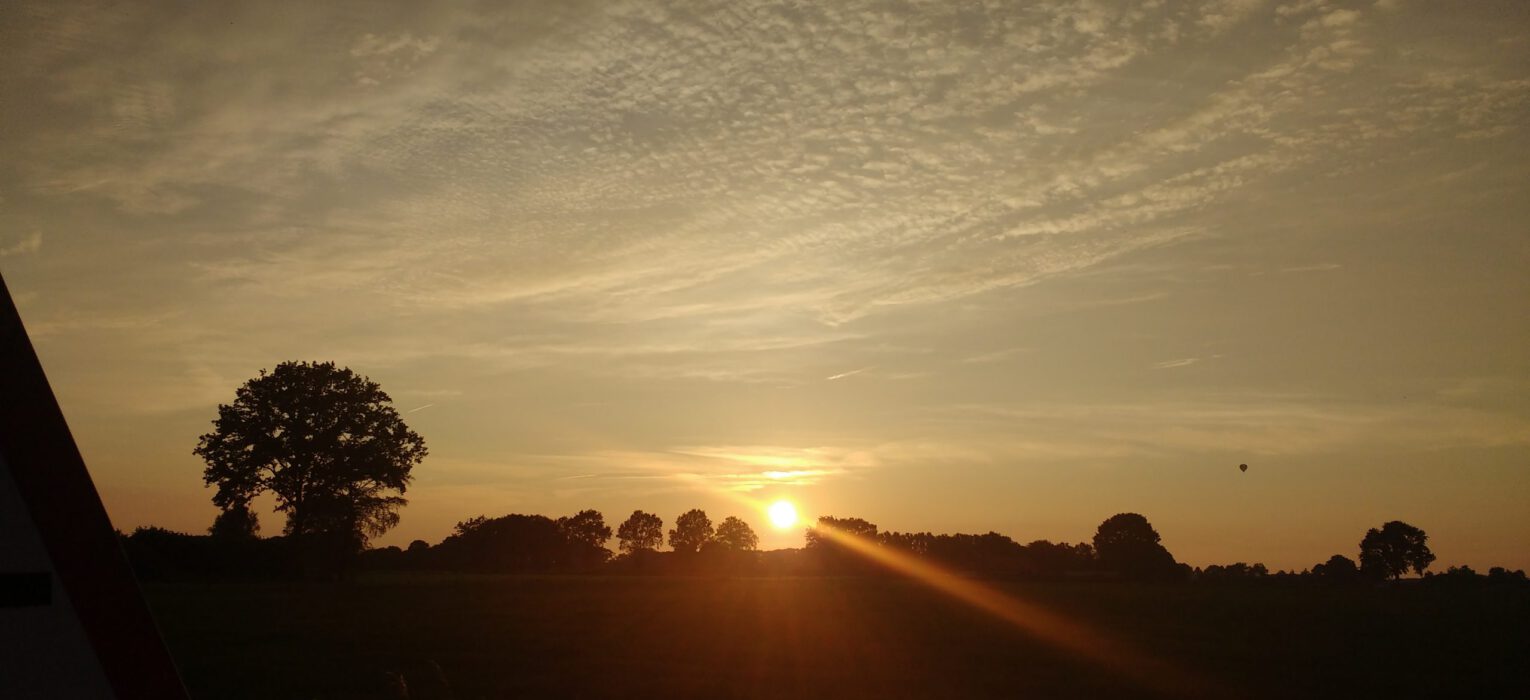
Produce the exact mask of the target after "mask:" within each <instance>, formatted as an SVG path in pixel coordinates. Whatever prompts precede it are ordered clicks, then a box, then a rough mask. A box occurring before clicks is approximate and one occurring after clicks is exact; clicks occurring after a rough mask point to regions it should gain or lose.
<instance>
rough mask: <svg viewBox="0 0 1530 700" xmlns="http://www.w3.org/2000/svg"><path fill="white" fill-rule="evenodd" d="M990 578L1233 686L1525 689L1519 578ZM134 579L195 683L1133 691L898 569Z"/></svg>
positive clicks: (347, 689)
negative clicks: (1411, 583)
mask: <svg viewBox="0 0 1530 700" xmlns="http://www.w3.org/2000/svg"><path fill="white" fill-rule="evenodd" d="M1001 587H1002V588H1003V589H1004V590H1005V591H1006V592H1007V593H1009V594H1011V595H1013V596H1017V597H1021V598H1023V599H1025V600H1028V601H1031V602H1034V603H1040V604H1043V605H1045V606H1046V607H1047V608H1048V609H1051V610H1055V611H1060V612H1063V613H1065V614H1067V615H1068V616H1070V617H1072V618H1074V619H1077V620H1082V621H1085V622H1087V623H1089V624H1091V625H1094V626H1096V627H1098V628H1102V629H1106V630H1109V631H1110V632H1111V633H1112V634H1114V635H1117V636H1119V637H1121V638H1124V639H1126V640H1128V641H1129V642H1130V643H1132V644H1134V645H1136V646H1137V647H1138V648H1140V649H1143V650H1146V651H1148V652H1150V653H1152V654H1154V655H1156V656H1158V657H1159V658H1161V659H1164V660H1166V661H1168V662H1170V663H1171V664H1174V665H1176V666H1178V667H1180V668H1182V669H1185V670H1188V671H1191V672H1194V673H1197V674H1203V675H1205V676H1207V677H1209V678H1211V679H1213V680H1214V681H1215V682H1216V683H1218V684H1219V687H1220V688H1222V692H1223V693H1225V694H1227V695H1231V696H1247V697H1298V696H1306V697H1388V698H1397V697H1512V696H1518V697H1527V695H1525V694H1524V693H1525V691H1526V690H1530V671H1527V670H1526V669H1525V665H1526V652H1527V650H1530V592H1527V591H1526V590H1524V589H1523V587H1514V588H1482V589H1474V590H1465V591H1442V590H1424V589H1417V588H1411V589H1410V588H1407V587H1404V588H1397V589H1369V588H1364V589H1328V588H1314V587H1278V586H1248V587H1236V586H1228V587H1214V586H1139V585H1127V584H1110V583H1088V584H1083V583H1079V584H1060V583H1059V584H1041V583H1024V584H1001ZM146 593H147V594H148V596H149V599H150V603H151V605H152V606H153V608H154V610H155V612H156V615H157V616H158V618H159V621H160V625H161V627H162V630H163V632H164V635H165V637H166V638H167V640H168V643H169V645H170V647H171V651H172V652H173V653H174V655H175V657H176V659H177V660H178V662H179V663H180V666H181V672H182V675H183V677H184V678H185V680H186V683H187V684H188V686H189V687H190V689H191V691H192V694H193V696H194V697H198V698H313V699H319V698H326V699H327V698H363V697H366V698H373V697H390V696H389V695H388V693H389V688H390V686H389V681H388V680H387V678H388V674H389V673H396V674H403V675H404V676H405V677H406V679H407V682H408V684H409V687H410V689H411V697H413V698H425V699H427V700H428V699H429V698H437V697H453V698H457V699H459V700H466V699H472V698H501V697H588V696H627V697H635V696H644V697H649V696H651V697H769V698H816V697H830V698H846V697H855V698H860V697H867V698H872V697H875V698H884V697H1118V696H1136V695H1142V694H1144V691H1143V689H1142V688H1140V687H1138V686H1135V685H1133V684H1132V683H1131V682H1129V681H1127V680H1125V679H1123V678H1120V677H1116V676H1114V675H1112V674H1111V673H1109V672H1107V671H1105V670H1103V669H1102V668H1101V667H1099V666H1097V665H1095V664H1093V663H1090V662H1087V661H1084V660H1082V659H1077V658H1074V657H1072V656H1070V655H1068V654H1065V653H1062V652H1059V651H1057V650H1055V649H1053V648H1051V647H1049V646H1048V645H1047V644H1045V643H1042V642H1039V641H1036V640H1034V639H1033V638H1031V637H1029V636H1028V635H1026V634H1025V633H1022V632H1020V631H1018V630H1016V629H1014V628H1012V627H1010V626H1009V625H1007V624H1005V623H1002V622H998V621H996V620H993V619H991V618H989V617H987V616H985V615H984V614H983V613H980V612H977V611H975V610H972V609H970V608H967V607H965V606H963V605H961V604H960V603H956V602H954V601H951V600H949V599H947V598H945V597H944V596H942V595H940V594H938V593H934V592H931V591H928V590H926V589H924V588H922V587H920V586H918V585H916V584H913V583H910V582H906V581H903V580H898V579H877V578H867V579H853V578H846V579H836V578H738V579H707V578H623V577H450V578H429V577H418V578H378V579H370V580H364V581H360V582H353V583H344V584H311V583H310V584H156V585H150V586H148V587H147V588H146ZM436 668H439V669H440V671H439V673H437V671H436V670H435V669H436ZM443 679H444V682H445V684H447V685H449V690H448V689H446V688H442V687H441V685H442V682H441V681H442V680H443Z"/></svg>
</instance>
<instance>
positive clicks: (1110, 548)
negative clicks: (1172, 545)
mask: <svg viewBox="0 0 1530 700" xmlns="http://www.w3.org/2000/svg"><path fill="white" fill-rule="evenodd" d="M1159 540H1160V537H1159V535H1158V531H1157V530H1154V529H1153V526H1152V524H1150V523H1148V520H1147V518H1144V517H1142V516H1141V515H1138V514H1137V513H1118V514H1116V515H1112V516H1110V517H1109V518H1106V519H1105V522H1102V523H1100V527H1099V529H1098V530H1097V531H1096V532H1095V534H1094V551H1095V556H1097V557H1098V558H1099V562H1100V565H1101V566H1103V567H1104V568H1105V569H1106V570H1108V571H1114V572H1116V573H1118V574H1120V575H1121V576H1125V577H1128V578H1165V577H1170V576H1173V575H1174V574H1175V573H1176V571H1177V567H1178V565H1177V564H1176V563H1175V561H1174V556H1173V555H1172V554H1169V550H1167V549H1165V548H1164V546H1163V545H1162V544H1160V543H1159Z"/></svg>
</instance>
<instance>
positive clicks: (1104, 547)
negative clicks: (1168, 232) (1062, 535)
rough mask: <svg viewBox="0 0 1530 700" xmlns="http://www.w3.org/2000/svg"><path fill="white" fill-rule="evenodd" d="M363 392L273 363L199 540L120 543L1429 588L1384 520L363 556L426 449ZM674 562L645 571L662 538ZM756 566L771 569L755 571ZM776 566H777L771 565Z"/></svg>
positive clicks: (572, 562) (250, 567) (311, 366)
mask: <svg viewBox="0 0 1530 700" xmlns="http://www.w3.org/2000/svg"><path fill="white" fill-rule="evenodd" d="M391 404H392V401H391V399H390V398H389V396H388V395H387V394H386V393H385V392H383V391H382V389H381V387H380V386H379V385H378V384H376V383H375V382H372V381H371V380H370V379H368V378H366V377H364V376H360V375H357V374H356V373H354V372H352V371H351V370H350V369H349V368H344V367H338V366H336V365H335V364H334V363H332V362H284V363H281V364H279V365H277V366H276V368H275V369H274V370H271V371H269V372H267V371H266V370H261V372H260V374H259V376H257V377H255V378H253V379H251V380H249V381H247V382H246V383H245V384H244V385H243V386H241V387H239V388H238V389H237V390H236V392H235V397H234V401H233V402H232V403H230V404H222V405H219V406H218V416H217V418H216V419H215V420H214V421H213V430H212V431H211V432H209V433H207V434H205V435H202V436H201V437H200V438H199V439H198V442H197V445H196V447H195V449H194V450H193V452H194V453H195V454H196V455H197V456H199V457H201V458H202V460H203V461H204V462H205V463H206V465H207V466H206V468H205V469H204V471H203V481H204V483H205V484H206V485H207V486H209V487H213V488H214V489H215V491H214V495H213V498H212V500H213V503H214V504H215V505H216V506H218V508H219V513H218V515H217V517H216V518H215V519H214V521H213V524H212V526H211V528H210V530H209V534H208V535H205V536H198V535H189V534H184V533H175V532H170V531H168V530H164V529H161V528H153V527H150V528H139V529H138V530H136V531H135V532H134V533H133V534H132V535H125V536H123V541H124V544H125V546H126V549H127V551H128V554H129V556H130V558H131V559H132V561H133V562H134V565H135V566H136V567H137V568H138V570H139V572H140V573H141V574H142V575H145V576H148V577H154V576H160V575H175V574H177V573H182V574H191V575H223V574H232V575H249V574H252V573H253V574H256V575H271V576H290V575H305V576H313V575H325V576H335V575H342V574H344V573H345V572H346V571H347V570H349V569H351V568H353V566H357V565H360V566H366V567H369V568H396V569H413V570H441V571H475V572H500V573H513V572H590V571H644V572H665V571H679V572H686V571H698V570H714V571H732V572H745V573H747V572H758V571H788V572H792V573H813V572H825V573H863V572H869V571H873V570H874V567H872V565H871V564H869V562H867V561H866V560H865V559H864V558H863V557H860V556H859V555H857V554H856V553H855V552H853V551H852V550H851V549H849V548H846V547H845V546H844V544H843V537H839V536H834V537H831V536H828V535H830V534H836V535H842V536H845V537H853V538H857V539H859V540H860V541H862V542H863V543H866V544H868V545H870V546H875V547H884V548H887V549H889V550H896V551H897V552H898V553H900V554H902V555H906V556H910V557H915V558H918V559H923V560H928V561H931V562H934V563H937V564H940V565H942V566H945V567H948V568H951V569H954V570H957V571H962V572H967V573H970V574H974V575H983V576H999V577H1038V576H1046V577H1113V578H1124V579H1135V580H1154V581H1175V580H1189V579H1195V580H1205V581H1227V580H1257V579H1263V578H1267V577H1275V578H1280V577H1295V576H1300V577H1312V578H1317V579H1322V580H1329V581H1361V580H1384V579H1397V578H1401V577H1402V576H1404V575H1406V574H1407V573H1409V572H1413V573H1416V574H1419V575H1421V576H1427V575H1428V574H1429V572H1428V569H1429V566H1430V565H1431V563H1432V562H1433V561H1434V554H1433V553H1432V552H1430V551H1429V548H1428V545H1427V540H1428V536H1427V535H1426V534H1425V533H1424V531H1423V530H1421V529H1419V528H1416V527H1414V526H1412V525H1408V524H1407V523H1403V522H1400V521H1392V522H1388V523H1386V524H1384V525H1383V526H1382V527H1380V528H1377V529H1372V530H1370V531H1368V532H1367V533H1366V534H1365V537H1364V538H1363V539H1362V541H1361V543H1360V548H1359V552H1358V561H1356V560H1353V559H1350V558H1348V557H1346V556H1344V555H1342V554H1335V555H1334V556H1333V557H1330V558H1329V559H1328V560H1326V561H1324V562H1321V563H1319V564H1317V565H1315V566H1313V567H1312V568H1311V569H1310V570H1306V571H1303V572H1301V573H1300V574H1296V573H1294V572H1276V573H1275V574H1273V575H1272V574H1270V573H1269V572H1268V570H1267V569H1266V568H1265V567H1264V566H1263V565H1262V564H1257V563H1256V564H1252V565H1249V564H1245V563H1241V562H1240V563H1234V564H1229V565H1216V566H1208V567H1206V568H1204V569H1196V568H1192V567H1189V566H1187V565H1185V564H1182V563H1179V562H1178V561H1176V559H1175V558H1174V556H1173V555H1172V554H1170V553H1169V551H1168V549H1166V548H1165V547H1164V545H1163V544H1162V542H1161V538H1160V536H1159V534H1158V532H1157V531H1156V530H1155V529H1154V528H1153V527H1152V525H1151V524H1150V523H1149V522H1148V520H1147V518H1145V517H1143V516H1142V515H1139V514H1136V513H1121V514H1117V515H1114V516H1111V517H1110V518H1108V519H1106V520H1105V521H1104V522H1102V523H1101V524H1100V526H1099V528H1098V529H1097V531H1096V533H1095V535H1094V538H1093V539H1092V540H1091V541H1090V542H1087V543H1082V542H1081V543H1077V544H1067V543H1053V542H1049V541H1046V540H1036V541H1033V542H1030V543H1029V544H1024V545H1022V544H1019V543H1018V542H1016V541H1014V540H1012V539H1010V538H1009V537H1007V536H1004V535H1000V534H998V533H995V532H989V533H986V534H981V535H975V534H939V535H937V534H932V533H929V532H918V533H905V532H896V531H886V532H883V531H879V530H878V528H877V526H876V525H875V524H872V523H870V522H867V521H865V520H862V519H860V518H837V517H832V516H825V517H822V518H819V519H818V522H817V524H816V525H815V526H814V527H812V528H809V529H807V531H806V533H805V547H804V548H803V549H802V551H801V552H800V553H799V554H775V553H770V554H771V556H769V557H767V556H766V554H767V553H760V552H758V551H757V549H758V545H759V537H758V536H757V535H756V534H755V532H754V530H753V529H752V528H751V527H750V526H749V525H748V523H746V522H744V521H743V520H741V519H739V518H737V517H731V516H730V517H727V518H725V519H724V520H723V521H722V522H721V523H718V524H717V525H716V526H715V527H714V525H713V523H712V521H711V519H710V518H709V517H708V515H707V514H706V513H705V512H704V511H702V510H700V509H691V510H688V511H686V512H684V513H682V514H680V515H679V516H678V517H677V518H676V519H675V526H674V528H672V529H670V530H669V531H668V532H667V533H666V532H665V530H664V521H663V520H662V519H661V518H660V517H659V516H657V515H654V514H652V513H647V512H644V511H642V510H636V511H633V513H632V515H631V516H629V517H628V518H627V519H626V520H625V521H623V522H622V523H621V524H620V525H619V526H618V527H617V528H616V529H615V532H614V534H615V536H616V539H617V542H618V547H617V549H618V552H619V553H620V554H619V555H615V556H613V554H612V552H611V551H610V550H609V549H607V548H606V543H607V542H608V541H609V540H610V539H611V536H612V534H613V531H612V529H611V528H610V527H609V526H607V525H606V523H605V518H604V516H603V515H602V514H601V513H599V512H598V511H595V510H583V511H580V512H578V513H575V514H574V515H570V516H566V517H560V518H556V519H553V518H548V517H546V516H542V515H524V514H511V515H505V516H500V517H495V518H489V517H487V516H478V517H475V518H471V519H469V520H465V521H462V522H459V523H457V525H456V527H455V528H454V529H453V532H452V534H451V535H449V536H447V537H446V538H445V539H444V540H442V541H441V542H440V543H438V544H436V545H430V544H429V543H426V542H424V541H422V540H416V541H415V542H413V543H411V544H410V546H409V547H407V548H403V549H401V548H398V547H384V548H371V547H369V546H368V545H369V543H370V542H371V540H372V539H373V538H375V537H377V536H380V535H382V534H383V533H384V532H386V531H388V530H389V529H391V528H392V527H393V526H395V525H397V524H398V522H399V513H398V511H399V509H400V508H402V507H403V506H404V505H405V504H406V503H407V501H406V500H405V499H404V493H405V491H406V490H407V488H408V486H409V484H410V482H411V481H412V479H413V474H412V471H413V468H414V466H416V465H418V464H419V463H420V462H421V461H422V460H423V459H424V458H425V456H426V455H427V453H428V452H427V449H426V447H425V441H424V439H423V438H421V437H420V436H419V435H418V434H417V433H415V432H414V431H413V430H411V429H410V428H409V427H408V426H407V425H406V424H405V423H404V421H403V419H402V417H401V416H400V415H399V414H398V412H397V411H396V410H394V408H393V407H392V405H391ZM261 494H271V495H272V496H274V497H275V502H276V510H277V511H278V512H279V513H282V514H283V515H285V517H286V522H285V524H284V527H283V530H282V534H281V535H279V536H277V537H271V538H261V537H260V536H259V532H260V521H259V518H258V517H257V516H256V514H255V512H254V511H253V510H252V509H251V507H250V504H251V503H252V501H253V500H254V499H255V498H256V497H257V496H260V495H261ZM666 534H667V535H668V537H667V540H668V543H669V546H670V548H671V550H673V551H672V552H667V553H663V554H665V555H668V556H665V557H658V556H657V555H658V554H660V553H659V552H658V551H657V550H658V549H659V547H660V546H662V545H663V544H664V542H665V540H666V537H665V535H666ZM766 559H769V560H770V564H771V565H770V566H762V562H764V561H765V560H766ZM783 562H784V563H783ZM1443 576H1447V577H1452V578H1451V580H1472V577H1475V576H1477V575H1476V572H1473V571H1471V570H1470V569H1467V568H1465V567H1461V568H1452V569H1450V570H1448V571H1447V572H1446V573H1445V574H1444V575H1443ZM1486 578H1488V579H1491V580H1524V573H1523V572H1508V571H1506V570H1503V569H1501V568H1497V567H1495V568H1494V569H1492V570H1490V571H1489V573H1488V575H1487V577H1486Z"/></svg>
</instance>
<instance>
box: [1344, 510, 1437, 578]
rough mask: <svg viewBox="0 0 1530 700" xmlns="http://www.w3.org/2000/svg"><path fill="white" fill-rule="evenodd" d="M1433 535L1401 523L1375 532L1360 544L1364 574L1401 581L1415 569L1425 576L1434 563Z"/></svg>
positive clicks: (1362, 571)
mask: <svg viewBox="0 0 1530 700" xmlns="http://www.w3.org/2000/svg"><path fill="white" fill-rule="evenodd" d="M1428 541H1429V535H1426V534H1424V531H1423V530H1420V529H1418V528H1416V527H1413V526H1412V525H1409V524H1407V523H1405V522H1402V521H1401V520H1393V521H1392V522H1389V523H1387V524H1385V525H1382V526H1381V529H1380V530H1377V529H1376V528H1371V529H1370V530H1368V531H1366V533H1365V538H1364V539H1362V540H1360V571H1361V573H1364V574H1365V575H1367V576H1370V577H1372V578H1391V579H1398V578H1402V576H1403V575H1404V574H1406V573H1408V570H1409V569H1412V570H1413V571H1414V572H1415V573H1418V574H1420V575H1422V574H1423V573H1424V570H1425V569H1428V568H1429V565H1430V564H1431V563H1433V562H1434V552H1431V551H1429V545H1428V544H1426V543H1427V542H1428Z"/></svg>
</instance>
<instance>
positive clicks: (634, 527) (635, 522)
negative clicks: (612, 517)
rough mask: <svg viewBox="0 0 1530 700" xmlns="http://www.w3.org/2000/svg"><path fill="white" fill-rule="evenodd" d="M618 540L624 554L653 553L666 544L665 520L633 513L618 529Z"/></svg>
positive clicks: (637, 511)
mask: <svg viewBox="0 0 1530 700" xmlns="http://www.w3.org/2000/svg"><path fill="white" fill-rule="evenodd" d="M616 539H617V540H618V541H619V542H620V544H619V545H618V547H620V548H621V550H622V551H623V552H628V553H635V552H651V551H653V550H655V549H658V548H659V545H661V544H663V543H664V520H663V519H662V518H660V517H659V516H657V515H654V514H652V513H644V512H643V511H641V510H635V511H632V515H631V516H629V517H628V518H627V521H626V522H624V523H622V524H621V527H619V528H617V529H616Z"/></svg>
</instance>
